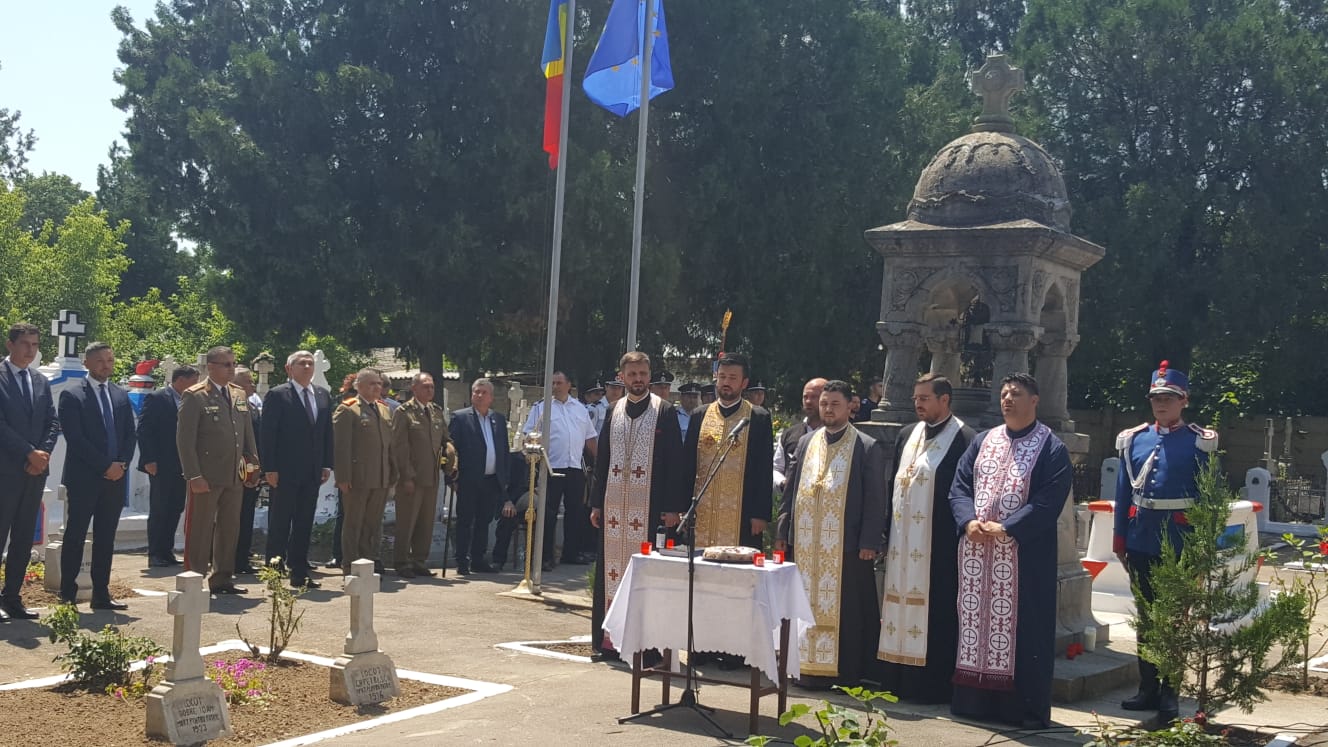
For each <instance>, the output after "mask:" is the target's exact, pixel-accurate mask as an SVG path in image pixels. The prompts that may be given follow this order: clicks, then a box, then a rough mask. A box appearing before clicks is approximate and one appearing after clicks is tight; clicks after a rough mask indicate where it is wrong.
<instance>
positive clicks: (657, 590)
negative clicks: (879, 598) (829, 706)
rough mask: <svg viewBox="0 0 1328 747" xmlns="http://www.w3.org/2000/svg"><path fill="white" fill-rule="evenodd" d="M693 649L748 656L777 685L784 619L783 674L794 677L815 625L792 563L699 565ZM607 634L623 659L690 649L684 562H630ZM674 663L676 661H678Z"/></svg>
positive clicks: (655, 557)
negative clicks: (800, 653) (785, 657)
mask: <svg viewBox="0 0 1328 747" xmlns="http://www.w3.org/2000/svg"><path fill="white" fill-rule="evenodd" d="M695 606H696V613H695V615H696V616H695V628H694V630H695V634H696V650H697V651H723V652H725V653H729V654H737V655H741V656H745V657H747V663H748V664H749V665H750V666H754V667H756V668H758V669H760V670H761V671H762V672H763V673H765V675H766V676H767V677H769V678H770V680H771V681H772V682H778V681H779V666H778V658H777V655H776V650H777V648H778V646H779V627H780V621H781V620H784V619H788V620H789V621H790V624H789V632H790V636H789V637H790V641H789V647H790V650H789V652H788V674H789V676H790V677H797V676H798V674H799V669H798V649H799V648H800V647H801V646H802V644H803V642H804V640H805V639H806V634H807V630H808V629H809V628H810V627H811V626H812V624H813V622H814V618H813V616H812V605H811V602H810V601H809V600H808V598H807V590H806V589H804V588H803V586H802V577H801V576H800V575H799V574H798V569H797V566H795V565H794V564H793V563H784V564H782V565H775V564H773V563H771V562H770V561H769V560H767V561H766V565H765V566H764V567H757V566H754V565H750V564H746V565H743V564H735V563H708V562H706V561H704V560H701V559H699V558H698V559H697V561H696V605H695ZM604 630H606V631H608V633H609V639H610V640H611V641H612V642H613V645H614V648H616V649H617V650H618V651H619V652H620V653H622V654H633V653H636V652H638V651H646V650H649V649H652V648H658V649H665V648H669V649H673V650H674V651H686V650H687V559H686V558H675V557H666V556H662V555H658V554H653V555H649V556H646V555H641V554H639V553H638V554H636V555H633V556H632V559H631V562H630V563H628V565H627V573H625V574H623V580H622V585H621V586H619V587H618V594H617V596H615V597H614V599H613V604H612V605H610V606H609V611H608V614H607V615H605V617H604ZM675 660H676V659H675Z"/></svg>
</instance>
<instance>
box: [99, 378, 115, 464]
mask: <svg viewBox="0 0 1328 747" xmlns="http://www.w3.org/2000/svg"><path fill="white" fill-rule="evenodd" d="M100 388H101V393H100V395H98V396H100V397H101V422H102V425H103V426H105V428H106V453H107V454H109V455H110V457H111V459H112V460H114V459H115V457H116V456H117V454H116V451H117V449H116V446H117V444H116V442H115V418H114V416H112V415H111V396H110V394H109V393H107V391H106V385H105V384H102V385H101V387H100Z"/></svg>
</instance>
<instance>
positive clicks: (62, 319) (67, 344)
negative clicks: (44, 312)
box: [51, 309, 88, 359]
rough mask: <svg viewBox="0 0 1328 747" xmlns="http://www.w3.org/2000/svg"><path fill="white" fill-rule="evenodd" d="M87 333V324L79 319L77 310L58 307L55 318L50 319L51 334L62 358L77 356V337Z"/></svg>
mask: <svg viewBox="0 0 1328 747" xmlns="http://www.w3.org/2000/svg"><path fill="white" fill-rule="evenodd" d="M87 333H88V326H87V325H86V324H84V323H83V322H81V321H79V319H78V312H77V311H70V310H69V309H60V312H59V313H58V314H57V315H56V318H55V319H52V320H51V334H52V335H54V336H55V338H56V346H57V347H58V348H59V349H60V356H61V357H63V358H75V359H77V358H78V338H80V337H82V336H84V335H86V334H87Z"/></svg>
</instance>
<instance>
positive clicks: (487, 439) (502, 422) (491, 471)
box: [448, 379, 511, 576]
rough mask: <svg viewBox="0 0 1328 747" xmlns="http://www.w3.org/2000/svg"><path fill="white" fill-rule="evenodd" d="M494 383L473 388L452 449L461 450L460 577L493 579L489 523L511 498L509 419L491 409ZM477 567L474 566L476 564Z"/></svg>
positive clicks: (455, 422) (458, 417) (457, 415)
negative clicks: (487, 558) (477, 575)
mask: <svg viewBox="0 0 1328 747" xmlns="http://www.w3.org/2000/svg"><path fill="white" fill-rule="evenodd" d="M492 404H493V382H491V381H489V380H488V379H476V380H475V383H473V384H471V385H470V407H466V408H462V409H460V410H457V411H456V412H454V413H452V423H451V425H449V426H448V427H449V429H450V430H451V432H452V443H453V444H455V445H456V450H457V469H458V472H457V529H456V561H457V573H460V574H461V575H463V576H469V575H470V572H471V570H472V569H474V570H476V571H479V572H480V573H492V572H493V570H494V569H493V566H491V565H489V564H488V562H486V561H485V560H484V553H485V551H486V548H487V546H488V544H489V522H491V521H493V519H494V515H495V513H496V511H497V508H498V505H499V498H501V497H502V496H504V495H506V494H507V481H508V476H509V475H510V474H511V471H510V470H509V469H508V464H507V461H508V459H509V458H510V456H511V454H510V452H509V450H508V447H507V418H505V417H503V416H502V415H501V414H499V413H497V412H494V411H493V410H491V409H490V406H491V405H492ZM472 561H473V562H472Z"/></svg>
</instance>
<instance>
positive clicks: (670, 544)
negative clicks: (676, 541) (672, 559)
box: [664, 539, 673, 550]
mask: <svg viewBox="0 0 1328 747" xmlns="http://www.w3.org/2000/svg"><path fill="white" fill-rule="evenodd" d="M664 549H666V550H672V549H673V540H671V539H666V540H664Z"/></svg>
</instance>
